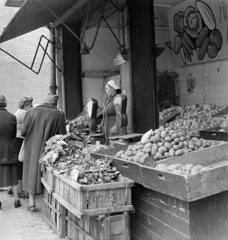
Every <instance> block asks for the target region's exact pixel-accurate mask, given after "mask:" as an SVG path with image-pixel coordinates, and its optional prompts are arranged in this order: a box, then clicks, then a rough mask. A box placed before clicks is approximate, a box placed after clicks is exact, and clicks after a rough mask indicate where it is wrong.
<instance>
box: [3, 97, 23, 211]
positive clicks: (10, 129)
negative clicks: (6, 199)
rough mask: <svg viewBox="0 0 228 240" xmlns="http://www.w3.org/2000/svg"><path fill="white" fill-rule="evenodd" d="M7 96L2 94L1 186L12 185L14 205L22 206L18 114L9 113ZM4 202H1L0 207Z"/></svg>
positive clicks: (16, 206)
mask: <svg viewBox="0 0 228 240" xmlns="http://www.w3.org/2000/svg"><path fill="white" fill-rule="evenodd" d="M6 105H7V102H6V98H5V96H4V95H3V94H0V188H1V187H8V186H12V190H13V193H14V199H15V201H14V206H15V208H18V207H20V206H21V202H20V200H19V195H18V190H17V184H18V173H17V153H16V148H15V145H14V139H15V137H16V130H17V120H16V116H15V115H13V114H12V113H9V112H8V111H7V110H6V109H5V107H6ZM1 207H2V203H1V202H0V209H1Z"/></svg>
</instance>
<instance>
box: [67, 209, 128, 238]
mask: <svg viewBox="0 0 228 240" xmlns="http://www.w3.org/2000/svg"><path fill="white" fill-rule="evenodd" d="M66 219H67V238H68V239H69V240H76V239H82V240H130V233H129V231H130V217H129V213H128V212H124V213H121V214H115V215H100V216H97V217H88V216H87V217H84V218H82V219H79V218H77V217H76V216H74V215H73V214H72V213H68V216H67V218H66Z"/></svg>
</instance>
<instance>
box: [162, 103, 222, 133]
mask: <svg viewBox="0 0 228 240" xmlns="http://www.w3.org/2000/svg"><path fill="white" fill-rule="evenodd" d="M223 108H224V107H216V106H215V105H212V104H204V105H202V106H196V105H193V106H186V107H180V108H179V111H180V114H179V116H177V117H176V118H175V119H174V120H173V121H172V122H169V123H166V124H165V127H171V128H172V129H173V130H181V131H184V132H186V133H187V134H190V135H195V136H198V135H199V131H200V130H205V129H210V128H214V127H216V126H219V125H220V124H221V123H222V120H219V119H215V118H213V115H214V114H216V113H218V112H219V111H221V110H222V109H223ZM166 111H167V110H166Z"/></svg>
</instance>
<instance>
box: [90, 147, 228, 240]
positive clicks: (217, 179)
mask: <svg viewBox="0 0 228 240" xmlns="http://www.w3.org/2000/svg"><path fill="white" fill-rule="evenodd" d="M227 149H228V143H223V144H220V145H217V146H213V147H210V148H207V149H203V150H198V151H194V152H191V153H188V154H184V155H182V156H179V157H173V158H167V159H165V160H160V161H159V162H160V163H165V164H167V165H171V164H176V163H182V164H188V163H192V164H202V165H203V166H210V167H211V168H209V169H208V170H206V171H204V172H202V173H200V174H196V175H192V176H189V177H188V178H186V177H184V176H183V175H180V174H173V173H171V172H165V171H158V170H156V169H154V168H150V167H147V166H143V165H139V164H136V163H134V162H129V161H126V160H122V159H118V158H116V157H115V156H114V155H115V153H114V152H115V149H112V150H111V151H110V155H109V152H108V151H105V152H104V151H101V152H100V153H94V154H93V156H94V157H100V155H105V154H107V156H108V157H109V158H112V159H113V162H114V163H116V166H117V168H118V170H119V171H120V172H121V173H122V174H123V175H124V176H128V177H129V173H133V172H134V173H136V170H135V168H137V175H138V177H135V175H133V178H134V181H135V182H136V183H138V184H136V186H135V187H134V188H133V190H132V191H133V195H132V198H133V206H134V207H135V213H134V214H132V215H131V225H130V226H131V228H130V229H131V240H151V239H156V240H158V239H166V240H187V239H189V240H190V239H191V240H215V239H216V240H226V239H227V236H228V228H227V225H228V201H227V197H228V151H227ZM118 151H119V149H116V152H118ZM126 165H127V171H126ZM137 180H138V181H137Z"/></svg>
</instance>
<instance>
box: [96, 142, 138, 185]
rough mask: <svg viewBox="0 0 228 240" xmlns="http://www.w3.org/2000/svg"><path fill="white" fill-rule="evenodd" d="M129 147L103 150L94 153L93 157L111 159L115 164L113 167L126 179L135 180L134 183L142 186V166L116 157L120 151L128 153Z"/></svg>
mask: <svg viewBox="0 0 228 240" xmlns="http://www.w3.org/2000/svg"><path fill="white" fill-rule="evenodd" d="M134 144H135V143H134ZM129 145H130V144H128V145H123V146H118V147H115V148H110V149H106V150H101V151H99V152H95V153H92V154H91V157H93V158H95V159H97V158H107V159H111V160H112V162H113V166H115V167H116V168H117V169H118V171H120V172H121V174H122V175H123V176H124V177H127V178H129V179H131V180H133V181H134V182H137V183H140V184H142V178H141V167H140V164H139V163H134V162H131V161H127V160H123V159H121V158H117V157H115V155H116V153H117V152H119V151H120V150H124V151H126V150H127V148H128V146H129Z"/></svg>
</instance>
